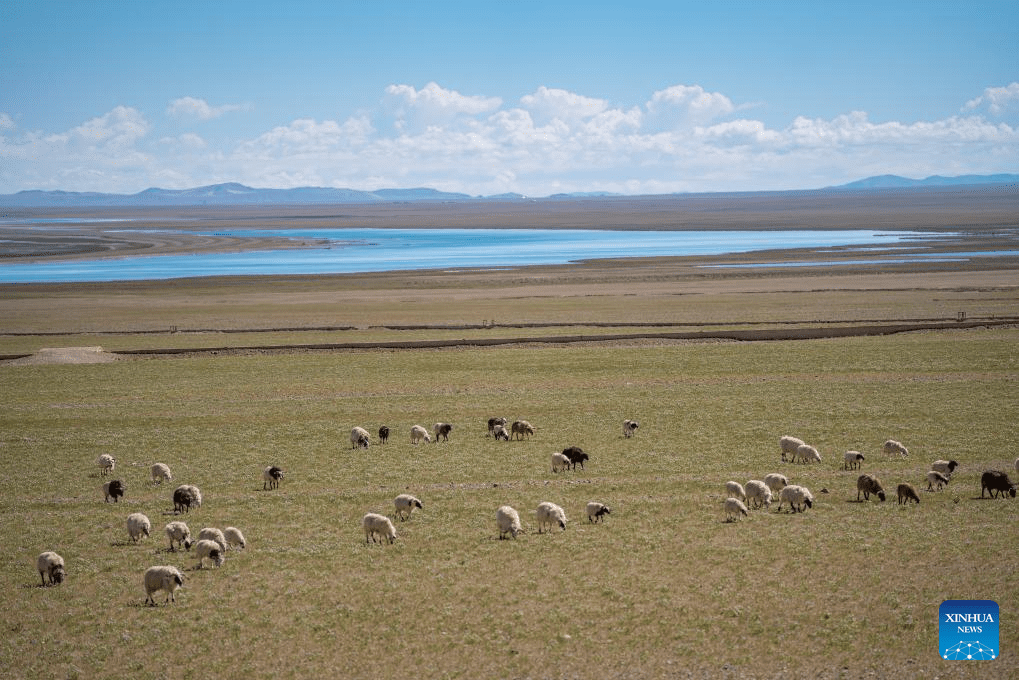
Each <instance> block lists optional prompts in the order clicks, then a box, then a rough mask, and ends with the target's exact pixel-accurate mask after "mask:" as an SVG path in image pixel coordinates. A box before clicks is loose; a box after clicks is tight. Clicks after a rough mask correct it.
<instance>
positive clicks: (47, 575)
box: [35, 550, 65, 586]
mask: <svg viewBox="0 0 1019 680" xmlns="http://www.w3.org/2000/svg"><path fill="white" fill-rule="evenodd" d="M35 568H36V569H37V570H38V571H39V578H41V579H42V584H43V585H44V586H45V585H46V579H49V585H51V586H55V585H60V584H61V583H63V582H64V575H65V573H64V558H63V557H61V556H60V555H58V554H56V553H55V552H53V551H52V550H47V551H46V552H44V553H40V554H39V557H37V558H35Z"/></svg>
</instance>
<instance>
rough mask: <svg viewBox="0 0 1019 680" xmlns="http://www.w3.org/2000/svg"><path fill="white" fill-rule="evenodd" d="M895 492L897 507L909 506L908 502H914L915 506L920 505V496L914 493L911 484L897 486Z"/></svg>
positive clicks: (914, 490)
mask: <svg viewBox="0 0 1019 680" xmlns="http://www.w3.org/2000/svg"><path fill="white" fill-rule="evenodd" d="M896 491H897V492H898V494H899V505H902V504H903V503H905V504H906V505H909V502H910V501H916V504H917V505H920V494H918V493H917V492H916V489H915V488H914V487H913V485H912V484H899V486H898V488H897V489H896Z"/></svg>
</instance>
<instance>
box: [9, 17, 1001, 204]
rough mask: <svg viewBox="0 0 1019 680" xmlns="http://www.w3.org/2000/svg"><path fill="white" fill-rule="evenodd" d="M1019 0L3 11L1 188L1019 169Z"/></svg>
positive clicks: (708, 184)
mask: <svg viewBox="0 0 1019 680" xmlns="http://www.w3.org/2000/svg"><path fill="white" fill-rule="evenodd" d="M1017 46H1019V3H1015V2H1014V1H1013V2H984V1H981V0H973V1H970V2H966V3H960V2H940V1H937V0H934V1H925V2H923V3H916V2H898V1H896V0H884V1H882V2H867V1H861V2H852V3H849V2H823V3H819V2H816V1H812V2H806V1H790V2H765V1H762V2H757V3H751V2H726V1H725V0H719V1H718V2H704V1H703V0H700V1H699V2H691V3H687V2H680V1H677V0H673V1H672V2H644V1H642V0H631V1H629V2H619V1H618V0H617V1H615V2H605V3H602V2H598V1H595V0H589V1H588V2H553V1H552V0H545V1H544V2H532V1H530V0H476V1H474V2H432V3H424V2H404V1H403V0H385V1H380V2H364V1H358V2H341V1H338V0H333V1H330V2H302V1H301V0H291V1H289V2H264V1H261V0H247V1H246V2H229V1H225V2H188V1H186V0H184V1H177V2H162V1H158V0H153V1H150V2H138V1H137V0H132V1H131V2H122V1H120V0H104V2H93V1H86V0H80V1H74V2H67V1H62V0H59V1H58V0H49V1H48V0H37V1H35V2H21V1H20V0H0V194H7V193H14V192H17V191H21V190H26V189H44V190H54V189H60V190H65V191H102V192H116V193H135V192H138V191H142V190H144V189H147V188H150V187H161V188H167V189H183V188H190V187H195V186H203V185H207V184H216V183H220V182H240V183H243V184H246V185H248V186H253V187H272V188H290V187H297V186H321V187H343V188H351V189H362V190H373V189H379V188H398V187H400V188H410V187H432V188H436V189H440V190H444V191H458V192H464V193H468V194H472V195H495V194H501V193H506V192H516V193H521V194H524V195H528V196H546V195H550V194H554V193H561V192H595V191H605V192H614V193H623V194H655V193H672V192H690V191H763V190H785V189H812V188H819V187H824V186H832V185H837V184H842V183H846V182H850V181H854V180H857V179H861V178H864V177H868V176H872V175H882V174H896V175H903V176H906V177H914V178H923V177H927V176H930V175H961V174H991V173H1002V172H1011V173H1015V172H1019V47H1017Z"/></svg>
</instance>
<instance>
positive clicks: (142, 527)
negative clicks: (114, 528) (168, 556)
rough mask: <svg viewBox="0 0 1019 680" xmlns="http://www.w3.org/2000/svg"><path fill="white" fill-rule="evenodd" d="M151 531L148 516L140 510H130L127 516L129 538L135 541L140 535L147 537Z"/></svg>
mask: <svg viewBox="0 0 1019 680" xmlns="http://www.w3.org/2000/svg"><path fill="white" fill-rule="evenodd" d="M150 531H152V523H151V522H149V518H148V517H146V516H145V515H143V514H142V513H140V512H132V513H131V514H130V515H128V516H127V533H128V535H130V536H131V540H132V541H134V542H135V543H137V542H138V541H139V540H140V539H141V537H142V536H146V537H148V536H149V535H150V533H149V532H150Z"/></svg>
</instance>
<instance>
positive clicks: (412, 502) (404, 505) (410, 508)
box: [393, 493, 422, 522]
mask: <svg viewBox="0 0 1019 680" xmlns="http://www.w3.org/2000/svg"><path fill="white" fill-rule="evenodd" d="M393 504H394V505H395V506H396V516H397V517H399V518H400V521H401V522H402V521H404V520H406V519H410V516H411V514H412V513H413V512H414V508H421V507H422V506H421V501H419V500H418V499H417V498H414V496H411V495H410V494H409V493H402V494H400V495H399V496H397V497H396V498H394V499H393ZM404 515H406V517H404Z"/></svg>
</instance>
